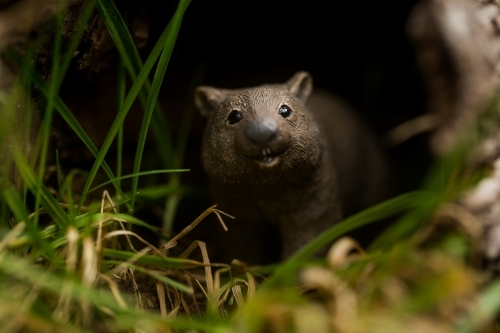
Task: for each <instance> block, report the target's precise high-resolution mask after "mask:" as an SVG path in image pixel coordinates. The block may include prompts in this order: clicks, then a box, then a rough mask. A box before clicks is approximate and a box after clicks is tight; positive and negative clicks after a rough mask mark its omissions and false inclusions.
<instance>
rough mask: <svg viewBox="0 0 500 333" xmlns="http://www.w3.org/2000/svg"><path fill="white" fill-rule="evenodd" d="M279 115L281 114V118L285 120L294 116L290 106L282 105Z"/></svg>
mask: <svg viewBox="0 0 500 333" xmlns="http://www.w3.org/2000/svg"><path fill="white" fill-rule="evenodd" d="M278 113H279V114H280V116H282V117H283V118H287V117H289V116H290V115H291V114H292V109H290V108H289V107H288V106H286V105H282V106H280V109H279V111H278Z"/></svg>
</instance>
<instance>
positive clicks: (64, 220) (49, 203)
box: [14, 151, 71, 230]
mask: <svg viewBox="0 0 500 333" xmlns="http://www.w3.org/2000/svg"><path fill="white" fill-rule="evenodd" d="M14 158H15V161H16V164H17V167H18V170H19V172H20V174H21V177H22V178H23V180H24V181H25V182H26V185H27V186H28V188H29V189H30V190H31V192H32V193H37V194H38V195H39V196H40V203H42V204H43V207H44V208H45V210H47V212H48V213H49V215H50V216H51V217H52V218H53V219H54V221H55V222H56V223H57V224H58V225H59V227H60V228H62V229H63V230H64V229H65V227H66V226H67V225H70V224H71V220H70V219H69V217H68V216H67V215H66V213H65V212H64V210H63V209H62V208H61V207H60V206H59V204H58V203H57V201H56V200H55V199H54V197H53V196H52V194H51V193H50V192H49V190H48V189H47V188H46V187H45V186H44V185H43V183H42V181H41V180H40V179H38V178H37V177H36V175H35V173H34V172H33V170H31V168H30V166H29V165H28V163H27V162H26V160H25V159H24V156H23V155H22V154H21V153H20V152H17V151H14ZM37 212H38V211H37ZM37 215H38V213H37V214H36V215H35V216H37ZM35 225H36V222H35Z"/></svg>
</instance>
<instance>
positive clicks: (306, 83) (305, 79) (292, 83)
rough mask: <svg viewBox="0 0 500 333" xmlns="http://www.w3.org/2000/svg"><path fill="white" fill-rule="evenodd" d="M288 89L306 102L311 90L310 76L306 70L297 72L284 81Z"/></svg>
mask: <svg viewBox="0 0 500 333" xmlns="http://www.w3.org/2000/svg"><path fill="white" fill-rule="evenodd" d="M285 84H286V86H287V87H288V90H290V92H291V93H292V94H294V95H295V96H296V97H297V98H298V99H300V100H301V101H302V102H306V101H307V99H308V98H309V95H311V92H312V77H311V74H309V73H308V72H297V73H295V75H294V76H292V78H291V79H290V80H288V81H287V82H286V83H285Z"/></svg>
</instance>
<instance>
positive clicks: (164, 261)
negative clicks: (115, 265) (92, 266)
mask: <svg viewBox="0 0 500 333" xmlns="http://www.w3.org/2000/svg"><path fill="white" fill-rule="evenodd" d="M104 255H105V256H106V257H109V258H113V259H120V260H129V259H130V258H132V257H134V256H136V255H137V253H135V252H129V251H119V250H112V249H104ZM136 262H138V263H141V264H145V265H153V266H156V267H162V268H177V269H184V268H193V267H202V266H203V263H202V262H199V261H196V260H191V259H178V258H170V257H159V256H153V255H150V254H144V255H142V256H141V257H139V258H138V259H137V260H136Z"/></svg>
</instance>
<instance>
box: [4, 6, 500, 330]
mask: <svg viewBox="0 0 500 333" xmlns="http://www.w3.org/2000/svg"><path fill="white" fill-rule="evenodd" d="M188 5H189V1H183V0H181V1H180V3H179V6H178V9H177V11H176V13H175V14H174V16H173V17H172V19H171V21H170V22H169V24H168V25H167V27H166V28H165V31H164V33H163V34H162V35H161V37H160V39H159V40H158V42H157V44H156V46H155V47H154V49H153V51H152V52H151V54H150V55H149V57H148V58H147V60H146V61H145V62H144V63H142V61H141V59H140V57H139V55H138V52H137V50H136V48H135V45H134V43H133V41H132V38H131V36H130V33H129V31H128V30H127V27H126V25H125V23H124V21H123V19H122V18H121V16H120V14H119V12H118V11H117V9H116V7H115V6H114V4H113V2H112V1H111V0H98V1H96V2H90V3H89V4H88V6H87V7H85V9H84V10H83V11H82V19H81V23H80V25H79V26H78V27H77V29H76V30H75V33H74V35H73V36H74V37H73V40H72V41H71V42H70V43H69V44H68V45H63V44H62V41H61V38H60V36H59V37H58V35H57V34H56V38H55V43H54V56H53V64H52V67H51V73H50V80H49V81H45V80H44V79H43V78H42V77H41V76H40V75H39V74H38V73H37V72H36V71H35V70H34V68H33V65H32V63H31V61H30V59H29V58H22V59H21V58H19V59H18V61H19V66H20V68H21V71H20V75H19V81H18V82H17V84H16V85H14V86H13V87H12V89H11V91H9V92H7V93H3V94H2V95H1V96H0V103H1V106H0V107H1V113H0V147H1V149H2V157H3V158H2V162H1V163H0V223H1V225H0V331H2V332H129V331H130V332H194V331H198V332H312V333H314V332H318V333H322V332H493V331H497V328H496V321H495V318H496V316H497V314H498V311H499V308H500V281H498V280H496V279H494V278H493V277H492V276H490V275H489V274H488V273H485V272H484V271H482V270H481V262H480V256H479V255H478V253H479V252H478V251H479V248H478V246H479V244H478V242H479V240H478V239H476V238H475V237H476V236H475V235H471V234H470V233H468V232H467V228H464V227H463V226H462V225H461V224H460V223H458V222H456V223H450V224H448V225H443V224H442V221H443V220H442V219H438V218H436V216H437V215H439V214H441V215H443V214H444V215H446V214H447V212H448V211H449V210H453V209H456V207H455V206H454V204H453V203H452V202H453V200H454V199H456V198H457V197H458V196H459V195H460V194H461V193H462V192H463V191H464V190H465V189H467V188H468V187H470V185H471V184H473V183H475V182H477V181H478V174H477V173H474V174H469V173H466V172H465V170H464V169H463V165H464V161H465V158H466V156H467V154H468V152H469V151H470V149H471V147H473V146H474V144H475V141H474V140H472V139H470V138H468V141H467V142H464V144H463V145H462V146H461V147H460V148H459V149H458V150H457V151H456V152H455V153H454V154H452V155H450V156H448V157H447V158H445V159H443V160H440V161H436V163H435V166H434V168H432V169H431V170H430V171H429V174H428V177H427V178H426V180H425V182H424V183H423V185H422V189H421V191H418V192H412V193H407V194H404V195H401V196H399V197H396V198H393V199H391V200H389V201H387V202H385V203H382V204H380V205H377V206H375V207H372V208H370V209H368V210H366V211H363V212H361V213H359V214H357V215H355V216H352V217H350V218H348V219H347V220H345V221H343V222H342V223H340V224H337V225H335V226H333V227H332V228H331V229H329V230H327V231H326V232H324V233H323V234H321V235H320V236H318V237H317V238H316V239H315V240H313V241H311V242H310V243H309V244H308V245H306V246H305V247H304V248H302V249H301V250H300V251H298V252H297V253H296V254H295V255H294V256H293V257H292V258H290V259H289V260H288V261H287V262H284V263H281V264H278V265H274V266H272V267H264V268H262V267H260V268H259V267H246V266H245V264H244V263H241V262H238V261H234V262H233V263H231V265H229V264H213V263H210V258H209V257H208V256H207V254H206V247H205V244H204V243H202V242H194V243H193V244H192V245H191V246H190V247H188V248H186V249H183V252H182V254H181V255H180V256H179V257H176V258H173V257H169V256H168V255H166V253H167V252H166V251H167V250H168V249H170V248H173V247H175V246H177V240H178V239H179V238H180V237H182V236H183V235H185V233H187V232H189V231H190V230H191V228H194V227H196V224H197V223H199V222H201V221H202V220H203V218H204V217H206V216H207V215H209V214H216V215H217V216H218V217H219V219H220V220H221V223H222V225H224V223H223V220H224V219H227V218H228V217H227V216H225V215H224V213H223V212H220V211H218V210H217V209H216V208H215V207H211V208H209V209H207V211H205V212H204V213H202V214H201V215H200V217H199V218H198V219H197V220H196V221H194V222H193V224H192V225H191V226H189V227H187V228H186V229H185V230H184V232H183V233H181V234H179V235H178V236H176V237H174V238H168V237H166V235H169V231H170V230H171V226H172V222H173V219H174V216H175V210H176V205H177V204H178V202H179V196H180V193H181V192H180V190H181V187H182V184H181V183H180V180H179V175H178V173H177V172H180V171H185V170H179V169H176V168H179V166H180V165H181V163H182V158H183V155H184V149H185V139H186V137H187V135H188V132H187V129H185V130H183V131H181V134H180V137H178V138H176V140H174V138H172V137H171V134H170V131H169V130H168V124H167V123H166V121H165V119H164V118H163V114H162V111H161V108H160V107H159V105H158V104H157V103H156V101H157V97H158V93H159V88H160V86H161V83H162V80H163V77H164V75H165V70H166V68H167V65H168V62H169V58H170V55H171V53H172V50H173V47H174V44H175V40H176V37H177V34H178V31H179V29H180V26H181V21H182V17H183V15H184V13H185V11H186V9H187V6H188ZM94 6H95V7H96V8H97V10H98V11H99V13H100V15H101V17H102V18H103V20H104V21H105V23H106V26H107V28H108V29H109V31H110V34H111V36H112V37H113V40H114V42H115V44H116V46H117V49H118V51H119V53H120V57H121V64H122V67H121V72H120V74H119V78H121V79H119V83H118V85H119V89H118V91H119V94H118V96H117V98H118V100H119V103H118V104H119V110H118V113H117V115H116V118H115V121H114V123H113V125H112V127H111V128H110V129H109V132H108V134H107V137H106V139H105V141H104V143H103V145H102V146H101V147H99V148H97V147H95V146H94V144H93V143H92V141H91V139H90V138H89V137H88V135H87V134H86V133H85V131H84V130H83V128H82V127H81V126H80V124H79V123H78V121H77V120H76V118H75V117H74V116H73V114H72V113H71V110H69V109H68V107H67V106H66V105H65V103H64V101H63V100H61V98H59V96H58V91H59V88H60V86H61V84H62V80H63V78H64V75H65V73H66V70H67V69H68V66H69V63H70V60H71V55H72V54H73V52H74V50H75V48H76V46H77V44H78V40H79V37H80V36H81V35H82V33H83V30H84V27H85V22H86V20H88V19H89V17H90V15H91V13H92V10H94ZM56 21H57V22H56V24H55V26H56V27H58V28H59V29H60V27H61V25H62V16H59V17H58V18H57V19H56ZM155 64H156V66H155ZM153 67H154V68H155V72H154V75H153V73H151V71H152V69H153ZM125 72H126V73H127V74H128V75H129V76H130V78H131V79H132V82H133V84H132V86H131V88H130V90H129V91H128V92H126V91H125V85H124V84H123V82H124V79H123V78H124V75H125ZM150 75H152V77H153V79H152V82H151V83H150V82H149V76H150ZM33 86H35V87H36V88H37V89H39V90H40V92H41V93H42V94H43V96H44V98H45V106H46V107H45V110H44V112H43V118H42V119H41V123H40V126H39V131H38V136H37V138H36V141H35V144H34V145H33V149H32V151H31V153H29V150H28V149H26V147H28V146H30V144H29V142H30V139H29V137H30V133H29V127H30V124H29V120H30V119H31V118H32V114H31V113H32V112H33V111H32V105H31V102H30V98H29V96H30V95H31V89H32V87H33ZM136 98H139V100H140V101H141V103H142V104H143V106H144V118H143V122H142V128H141V132H140V137H139V141H138V145H137V150H136V155H135V163H134V172H133V174H132V175H126V176H123V175H122V174H121V170H122V167H121V154H120V151H119V154H118V158H117V160H118V162H117V165H118V167H117V170H116V171H113V170H111V169H110V167H109V166H108V165H107V163H106V162H105V157H106V154H107V152H108V150H109V148H110V147H111V145H112V144H113V143H114V142H116V143H117V146H118V147H122V146H123V144H122V140H123V136H122V134H121V131H122V124H123V121H124V119H125V117H126V116H127V113H128V111H129V109H130V107H131V105H132V103H133V102H134V100H135V99H136ZM20 108H22V112H25V115H24V116H23V119H24V120H23V121H21V122H20V121H19V112H21V111H20ZM491 109H492V110H493V111H492V112H493V113H494V114H498V105H497V103H493V104H492V106H491ZM54 112H57V113H58V114H59V115H60V116H61V117H62V118H63V119H64V120H65V121H66V123H67V124H68V125H69V126H70V127H71V128H72V129H73V130H74V132H75V133H76V134H77V135H78V137H79V138H80V139H81V140H82V142H83V143H84V144H85V145H86V147H87V148H88V149H89V150H90V151H91V152H92V154H93V155H94V156H95V162H94V165H93V167H92V168H91V169H90V170H85V171H84V172H85V173H86V174H87V180H86V184H85V186H84V189H83V193H80V194H78V196H76V195H75V194H74V193H72V190H71V188H72V186H71V183H72V181H73V179H74V178H73V177H74V175H75V173H70V174H68V175H67V176H66V177H65V178H64V179H60V181H59V188H57V189H52V188H48V187H47V186H46V185H44V182H43V179H44V174H45V169H46V167H47V165H46V164H47V162H46V161H47V151H48V149H49V136H50V131H51V126H52V117H53V113H54ZM185 116H186V117H189V115H185ZM152 120H153V121H152ZM150 124H151V127H152V131H153V134H154V138H155V140H156V143H157V146H158V147H162V152H161V153H162V154H161V156H162V163H163V165H164V167H165V169H163V170H154V171H146V172H141V159H142V156H143V152H144V146H145V143H146V140H145V139H146V135H147V132H148V129H149V127H150ZM471 137H473V136H471ZM173 142H178V144H177V146H174V144H173ZM101 168H102V169H103V170H104V171H105V173H106V174H107V176H108V177H109V180H110V181H109V182H110V183H112V184H113V186H114V188H115V192H114V195H112V196H110V195H109V194H108V192H107V191H104V192H103V193H102V201H99V202H90V203H88V200H87V201H86V200H85V199H86V197H87V194H88V193H89V192H91V191H97V190H98V188H92V184H93V181H94V179H95V176H96V174H97V172H98V170H99V169H101ZM75 172H76V171H75ZM157 173H168V175H169V182H168V183H167V184H164V185H159V186H155V187H153V188H147V189H146V188H144V189H141V188H140V187H139V177H140V176H143V175H151V174H157ZM130 177H131V178H132V186H131V188H130V189H128V190H127V191H125V190H124V189H122V187H121V179H124V178H130ZM54 192H55V193H54ZM137 192H144V193H150V195H154V196H155V197H156V198H161V199H162V200H164V206H165V214H164V220H163V227H162V228H161V229H160V230H158V229H155V228H152V227H151V226H150V225H149V224H148V221H142V220H140V219H138V218H137V217H134V211H135V210H136V209H135V208H136V201H138V200H139V199H138V198H137V197H136V193H137ZM29 197H32V198H34V200H33V201H34V203H33V204H31V203H28V201H29V200H28V198H29ZM388 217H397V221H396V223H395V224H394V225H393V226H392V227H391V228H390V229H388V230H387V231H386V232H385V233H383V234H382V235H381V236H380V237H379V238H378V239H377V240H376V241H375V242H374V243H373V244H372V246H371V247H370V248H369V249H367V250H365V249H361V248H360V247H359V246H358V245H357V244H356V243H355V242H354V241H353V240H351V239H349V238H345V237H342V236H343V235H344V234H345V233H346V232H348V231H350V230H352V229H354V228H357V227H360V226H362V225H365V224H368V223H376V222H377V221H380V220H382V219H384V218H388ZM130 225H137V226H141V227H142V228H144V229H148V230H149V231H151V232H153V233H156V234H158V235H159V237H160V239H162V240H163V241H162V244H161V245H160V246H155V245H153V244H149V243H148V242H147V241H146V240H144V239H143V238H142V237H141V235H140V234H138V233H136V232H132V231H131V228H130V227H129V226H130ZM443 228H444V230H445V231H444V232H443ZM132 238H135V239H136V240H138V242H137V243H139V244H143V247H142V248H140V249H135V248H134V246H133V244H132V242H131V241H130V239H132ZM333 240H336V242H335V243H334V245H333V246H332V247H331V249H330V251H329V252H328V255H327V257H326V258H325V260H318V259H314V260H313V259H311V256H312V254H314V253H315V252H316V251H317V250H318V249H320V248H322V247H323V246H325V245H326V244H329V243H331V242H332V241H333ZM137 243H135V244H137ZM193 251H201V253H202V258H203V261H202V262H199V261H196V260H191V259H189V256H190V255H191V253H193Z"/></svg>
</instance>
